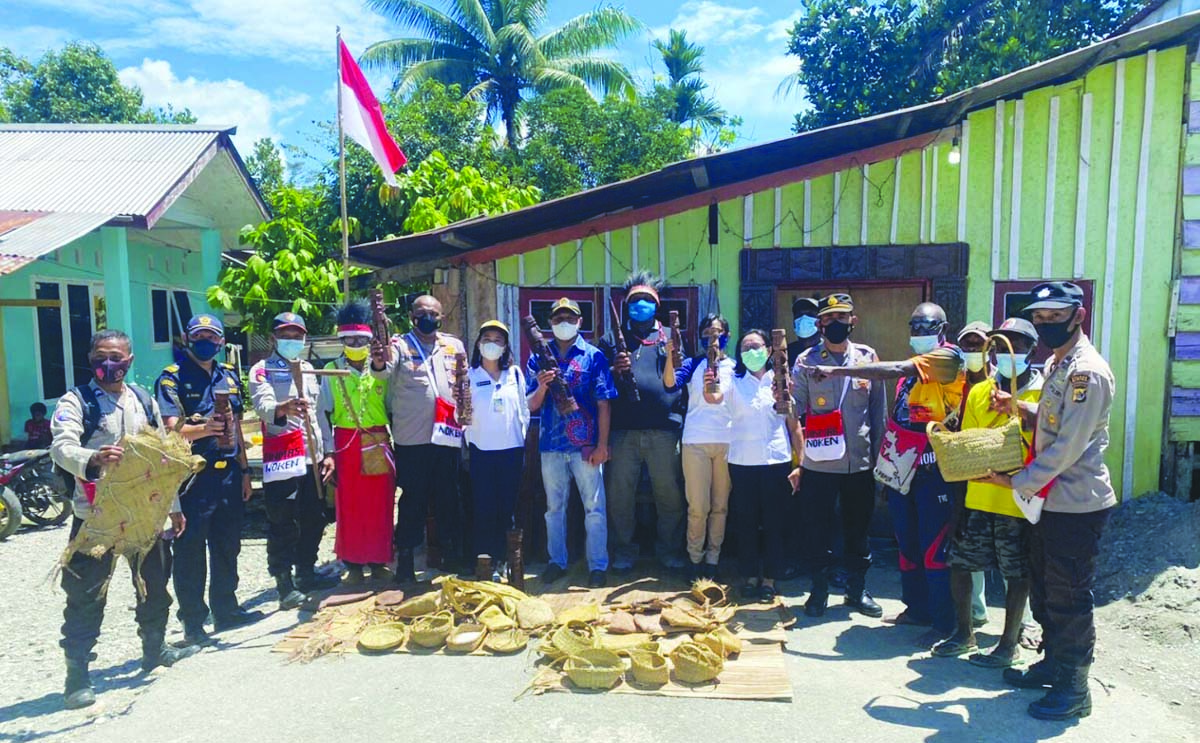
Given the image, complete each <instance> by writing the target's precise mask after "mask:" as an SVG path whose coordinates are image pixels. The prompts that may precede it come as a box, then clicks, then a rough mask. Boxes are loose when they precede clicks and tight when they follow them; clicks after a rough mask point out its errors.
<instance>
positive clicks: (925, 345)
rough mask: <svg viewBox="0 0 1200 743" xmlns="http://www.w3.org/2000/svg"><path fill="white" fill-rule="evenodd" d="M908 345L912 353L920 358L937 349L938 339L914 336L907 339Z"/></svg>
mask: <svg viewBox="0 0 1200 743" xmlns="http://www.w3.org/2000/svg"><path fill="white" fill-rule="evenodd" d="M908 345H909V346H911V347H912V350H913V353H915V354H917V355H918V356H920V355H921V354H926V353H929V352H930V351H932V350H933V349H935V348H937V347H938V337H937V336H936V335H914V336H913V337H911V338H909V339H908Z"/></svg>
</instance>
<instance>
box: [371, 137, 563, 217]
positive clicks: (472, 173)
mask: <svg viewBox="0 0 1200 743" xmlns="http://www.w3.org/2000/svg"><path fill="white" fill-rule="evenodd" d="M399 184H400V185H399V187H398V188H396V189H391V188H388V187H386V186H385V187H384V188H383V190H382V191H381V196H382V198H381V200H382V201H383V203H384V204H385V205H386V206H388V207H389V208H391V209H394V210H395V211H396V213H398V214H403V215H404V222H403V231H404V232H405V233H415V232H424V231H425V230H433V229H437V228H438V227H445V226H446V225H448V224H451V223H453V222H459V221H462V220H464V219H470V218H472V217H484V216H491V215H495V214H501V213H503V212H509V211H513V210H514V209H520V208H522V207H526V206H531V205H533V204H536V203H537V202H538V198H539V196H540V195H541V192H540V191H539V190H538V188H537V187H536V186H515V185H513V184H511V183H509V182H507V180H500V179H488V178H486V177H485V176H484V175H483V174H482V173H481V172H480V171H479V170H478V169H477V168H474V167H471V166H470V165H468V166H466V167H464V168H462V169H461V170H455V169H454V168H452V167H450V163H449V162H448V161H447V160H446V158H445V156H443V155H442V153H440V152H434V153H432V154H431V155H430V156H429V157H427V158H425V160H424V161H423V162H422V163H421V164H420V165H419V166H418V167H417V168H416V169H414V170H413V171H411V172H409V173H405V174H404V175H403V176H401V177H400V179H399Z"/></svg>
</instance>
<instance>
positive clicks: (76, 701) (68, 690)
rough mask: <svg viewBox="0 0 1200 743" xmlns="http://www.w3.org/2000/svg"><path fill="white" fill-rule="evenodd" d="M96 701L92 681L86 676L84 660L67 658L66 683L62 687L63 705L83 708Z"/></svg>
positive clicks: (86, 664) (86, 665) (86, 668)
mask: <svg viewBox="0 0 1200 743" xmlns="http://www.w3.org/2000/svg"><path fill="white" fill-rule="evenodd" d="M95 703H96V693H95V692H94V691H92V681H91V678H90V677H89V676H88V662H87V661H86V660H72V659H70V658H67V683H66V686H65V687H64V688H63V706H64V707H66V708H67V709H83V708H84V707H90V706H92V705H93V704H95Z"/></svg>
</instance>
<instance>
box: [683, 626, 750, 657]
mask: <svg viewBox="0 0 1200 743" xmlns="http://www.w3.org/2000/svg"><path fill="white" fill-rule="evenodd" d="M693 639H694V640H695V641H696V642H698V643H700V644H701V645H707V646H708V647H709V648H711V649H712V650H713V652H715V653H718V654H719V655H721V656H722V657H725V658H728V657H729V656H731V655H737V654H738V653H740V652H742V641H741V640H740V639H738V637H737V635H735V634H733V632H731V631H730V630H729V628H728V627H726V626H725V625H723V624H722V625H720V626H719V627H717V628H716V629H714V630H712V631H711V632H705V633H703V634H697V635H696V636H695V637H694V638H693Z"/></svg>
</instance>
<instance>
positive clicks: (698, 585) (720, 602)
mask: <svg viewBox="0 0 1200 743" xmlns="http://www.w3.org/2000/svg"><path fill="white" fill-rule="evenodd" d="M692 597H693V598H695V599H696V601H698V602H700V604H702V605H705V606H724V605H725V604H726V603H727V602H728V601H729V594H728V593H727V592H726V591H725V587H724V586H722V585H721V584H720V583H715V582H713V581H711V580H709V579H708V578H701V579H700V580H697V581H696V582H694V583H692Z"/></svg>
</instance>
